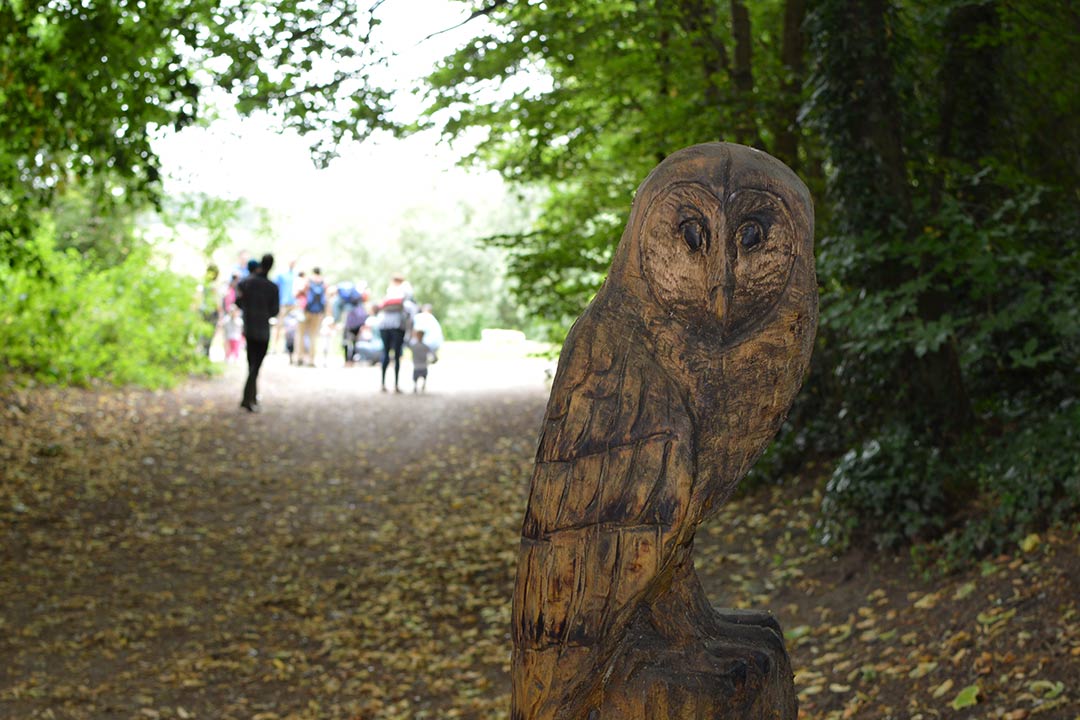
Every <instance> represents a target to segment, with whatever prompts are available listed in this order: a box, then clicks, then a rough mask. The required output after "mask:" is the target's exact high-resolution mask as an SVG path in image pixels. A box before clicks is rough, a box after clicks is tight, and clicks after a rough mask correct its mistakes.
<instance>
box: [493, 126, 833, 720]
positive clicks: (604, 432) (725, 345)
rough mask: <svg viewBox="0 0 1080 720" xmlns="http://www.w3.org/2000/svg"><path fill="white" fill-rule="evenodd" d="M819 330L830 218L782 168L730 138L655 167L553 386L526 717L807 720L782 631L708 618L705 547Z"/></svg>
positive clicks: (528, 593) (787, 401) (521, 654)
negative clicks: (706, 531) (701, 565)
mask: <svg viewBox="0 0 1080 720" xmlns="http://www.w3.org/2000/svg"><path fill="white" fill-rule="evenodd" d="M816 322H817V284H816V279H815V276H814V266H813V206H812V203H811V201H810V196H809V193H808V192H807V190H806V187H805V186H804V185H803V184H802V182H801V181H799V179H798V178H797V177H796V176H795V175H794V174H793V173H792V172H791V171H790V170H789V169H788V168H787V167H786V166H784V165H783V164H782V163H780V162H779V161H777V160H775V159H774V158H772V157H770V156H768V155H766V154H764V153H761V152H758V151H756V150H752V149H750V148H746V147H743V146H739V145H731V144H725V143H712V144H708V145H697V146H694V147H691V148H687V149H685V150H682V151H679V152H678V153H675V154H674V155H672V156H671V157H669V158H668V159H666V160H665V161H664V162H663V163H661V164H660V165H659V166H658V167H657V168H656V169H655V170H653V172H652V173H651V174H650V175H649V177H648V178H647V179H646V180H645V182H644V183H642V186H641V187H640V188H639V190H638V193H637V196H636V198H635V200H634V204H633V206H632V208H631V213H630V220H629V222H628V223H627V226H626V230H625V231H624V233H623V237H622V240H621V241H620V243H619V247H618V249H617V250H616V254H615V258H614V260H613V263H612V268H611V272H610V274H609V275H608V279H607V281H606V282H605V283H604V285H603V287H602V288H601V289H600V291H599V293H598V294H597V296H596V298H595V300H594V301H593V302H592V303H591V304H590V305H589V307H588V308H587V309H586V310H585V312H584V313H583V314H582V316H581V317H580V318H579V319H578V321H577V323H575V325H574V327H573V328H572V329H571V331H570V334H569V336H568V337H567V341H566V344H565V346H564V351H563V355H562V357H561V359H560V362H559V369H558V372H557V373H556V376H555V381H554V384H553V386H552V392H551V397H550V399H549V402H548V407H547V414H546V416H545V418H544V423H543V427H542V430H541V436H540V441H539V446H538V449H537V455H536V466H535V470H534V473H533V477H532V485H531V490H530V496H529V502H528V507H527V509H526V512H525V519H524V522H523V525H522V539H521V548H520V552H519V556H518V570H517V583H516V586H515V589H514V600H513V615H512V623H513V627H512V631H513V643H514V654H513V667H512V677H513V700H512V709H511V716H512V718H514V720H576V719H578V718H582V719H590V720H593V719H595V720H599V719H606V718H623V719H629V718H642V719H644V718H649V719H656V718H733V719H734V718H740V719H743V718H745V719H749V718H754V719H757V718H778V719H783V720H793V719H794V718H795V716H796V704H795V695H794V688H793V683H792V674H791V666H790V662H789V660H788V657H787V653H786V652H785V650H784V646H783V639H782V635H781V633H780V626H779V625H778V624H777V622H776V621H775V620H774V619H773V618H772V617H771V616H770V615H769V614H768V613H758V612H748V611H724V610H716V609H714V608H713V607H711V605H710V603H709V602H708V599H707V597H706V595H705V592H704V590H703V588H702V587H701V583H700V581H699V580H698V577H697V575H696V573H695V571H694V565H693V556H692V550H693V540H694V533H695V531H696V529H697V526H698V524H699V523H700V522H701V521H702V520H703V519H705V518H706V517H707V516H708V515H709V514H710V513H711V512H712V511H714V510H715V509H716V508H718V507H719V506H720V505H721V504H722V503H723V502H724V501H725V500H726V499H727V498H728V497H729V496H730V494H731V493H732V491H733V490H734V489H735V486H736V485H737V484H738V482H739V481H740V480H741V479H742V478H743V476H744V475H745V474H746V472H747V471H748V470H749V469H750V467H751V466H752V464H753V463H754V461H755V460H756V459H757V458H758V457H759V456H760V455H761V453H762V452H763V451H764V450H765V447H766V446H767V445H768V443H769V441H770V440H771V439H772V437H773V436H774V435H775V433H776V431H777V429H778V428H779V427H780V424H781V422H782V421H783V418H784V415H785V414H786V413H787V411H788V409H789V408H790V405H791V402H792V400H793V399H794V396H795V393H796V392H797V391H798V388H799V386H800V384H801V382H802V379H803V376H804V375H805V373H806V368H807V366H808V364H809V359H810V351H811V347H812V345H813V336H814V330H815V328H816Z"/></svg>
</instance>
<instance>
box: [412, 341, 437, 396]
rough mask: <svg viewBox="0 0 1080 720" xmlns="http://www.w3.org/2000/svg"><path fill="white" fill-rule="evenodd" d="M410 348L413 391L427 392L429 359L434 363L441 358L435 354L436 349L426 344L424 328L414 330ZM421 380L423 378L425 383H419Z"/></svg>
mask: <svg viewBox="0 0 1080 720" xmlns="http://www.w3.org/2000/svg"><path fill="white" fill-rule="evenodd" d="M409 349H410V350H411V351H412V366H413V371H412V381H413V389H412V391H413V392H414V393H415V392H427V373H428V359H429V358H430V360H431V362H432V363H437V362H438V361H439V358H438V356H437V355H435V351H434V350H432V349H431V348H429V347H428V346H427V345H425V344H424V331H423V330H416V331H414V332H413V336H412V340H410V341H409ZM421 380H423V383H422V384H418V383H419V382H420V381H421Z"/></svg>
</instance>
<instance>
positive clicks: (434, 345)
mask: <svg viewBox="0 0 1080 720" xmlns="http://www.w3.org/2000/svg"><path fill="white" fill-rule="evenodd" d="M412 328H413V332H416V331H417V330H422V331H423V332H424V344H425V345H427V346H428V347H429V348H431V351H432V352H438V351H439V348H441V347H442V344H443V331H442V325H440V324H439V321H438V319H436V317H435V316H434V315H433V314H432V312H431V305H430V304H428V303H424V304H423V305H421V306H420V312H418V313H416V316H415V317H414V318H413V319H412Z"/></svg>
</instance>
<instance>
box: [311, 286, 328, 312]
mask: <svg viewBox="0 0 1080 720" xmlns="http://www.w3.org/2000/svg"><path fill="white" fill-rule="evenodd" d="M325 309H326V286H325V285H323V284H322V283H321V282H314V281H312V282H311V283H309V284H308V291H307V308H306V310H307V312H309V313H321V312H322V311H323V310H325Z"/></svg>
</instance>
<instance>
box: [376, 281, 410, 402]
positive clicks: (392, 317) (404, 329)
mask: <svg viewBox="0 0 1080 720" xmlns="http://www.w3.org/2000/svg"><path fill="white" fill-rule="evenodd" d="M411 295H412V286H411V285H409V284H408V283H407V282H406V281H405V276H404V275H401V274H400V273H398V274H395V275H394V276H393V278H392V279H391V281H390V286H389V287H387V288H386V295H385V296H384V297H383V299H382V302H380V303H379V336H380V337H381V338H382V343H383V356H382V388H381V389H382V391H383V392H387V389H386V370H387V368H388V367H390V356H391V355H393V356H394V392H395V393H400V392H401V387H400V386H399V385H398V380H399V377H400V375H401V353H402V348H403V347H404V344H405V336H406V335H407V334H409V332H411V330H412V315H413V312H414V310H413V308H414V307H415V306H414V304H413V301H412V297H411Z"/></svg>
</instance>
